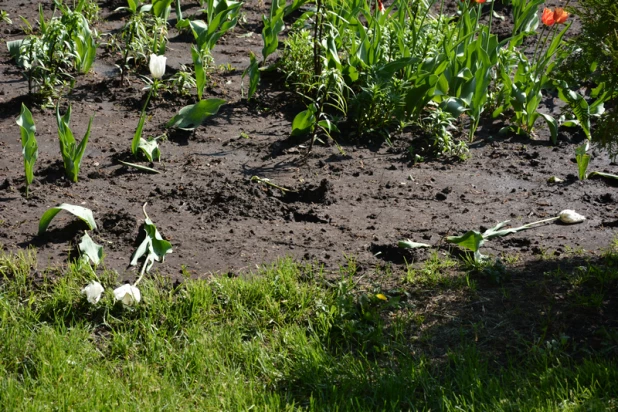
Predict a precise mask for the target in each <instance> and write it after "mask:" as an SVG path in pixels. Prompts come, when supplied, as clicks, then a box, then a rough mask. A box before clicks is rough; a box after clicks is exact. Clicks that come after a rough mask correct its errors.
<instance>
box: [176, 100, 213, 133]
mask: <svg viewBox="0 0 618 412" xmlns="http://www.w3.org/2000/svg"><path fill="white" fill-rule="evenodd" d="M224 104H225V100H223V99H205V100H201V101H199V102H197V103H196V104H190V105H188V106H185V107H183V108H182V109H180V112H178V114H177V115H176V116H174V117H172V118H171V120H170V121H169V122H167V124H166V126H167V127H174V128H176V129H183V130H193V129H196V128H197V127H198V126H200V125H201V124H202V123H203V122H204V120H206V118H207V117H209V116H212V115H213V114H216V113H217V112H218V111H219V108H220V107H221V106H223V105H224Z"/></svg>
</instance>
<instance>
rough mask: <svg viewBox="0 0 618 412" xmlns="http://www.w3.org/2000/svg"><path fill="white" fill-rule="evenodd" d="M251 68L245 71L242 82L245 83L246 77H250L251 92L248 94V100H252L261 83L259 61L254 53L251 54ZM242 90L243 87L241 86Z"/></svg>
mask: <svg viewBox="0 0 618 412" xmlns="http://www.w3.org/2000/svg"><path fill="white" fill-rule="evenodd" d="M249 59H250V63H249V67H247V68H246V69H245V71H244V72H243V74H242V80H243V81H244V79H245V76H246V75H247V74H248V75H249V91H248V92H247V100H251V98H252V97H253V95H254V94H255V92H256V91H257V87H258V83H259V82H260V70H259V65H258V62H257V59H256V57H255V54H254V53H253V52H251V51H250V52H249ZM241 90H242V86H241Z"/></svg>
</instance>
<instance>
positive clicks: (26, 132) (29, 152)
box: [17, 103, 39, 197]
mask: <svg viewBox="0 0 618 412" xmlns="http://www.w3.org/2000/svg"><path fill="white" fill-rule="evenodd" d="M17 124H18V125H19V130H20V133H21V147H22V153H23V155H24V171H25V174H26V197H28V194H29V189H30V185H31V184H32V180H33V179H34V163H35V162H36V159H37V157H38V156H39V146H38V143H37V141H36V138H35V137H34V133H35V132H36V126H35V125H34V119H33V118H32V113H30V110H28V108H27V107H26V105H25V104H23V103H22V104H21V113H20V114H19V117H18V118H17Z"/></svg>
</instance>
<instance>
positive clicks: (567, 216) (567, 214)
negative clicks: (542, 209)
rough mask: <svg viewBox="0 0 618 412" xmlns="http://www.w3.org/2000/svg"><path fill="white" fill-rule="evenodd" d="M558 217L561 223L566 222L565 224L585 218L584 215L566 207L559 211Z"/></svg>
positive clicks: (578, 221) (579, 221) (581, 220)
mask: <svg viewBox="0 0 618 412" xmlns="http://www.w3.org/2000/svg"><path fill="white" fill-rule="evenodd" d="M558 217H559V218H560V221H561V222H562V223H567V224H573V223H581V222H583V221H584V220H586V217H585V216H582V215H580V214H579V213H577V212H576V211H574V210H568V209H567V210H563V211H562V212H560V214H559V215H558Z"/></svg>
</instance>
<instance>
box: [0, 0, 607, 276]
mask: <svg viewBox="0 0 618 412" xmlns="http://www.w3.org/2000/svg"><path fill="white" fill-rule="evenodd" d="M43 3H44V4H45V5H46V7H45V10H46V12H47V13H48V15H49V10H50V9H51V6H50V5H51V4H52V2H51V1H49V0H47V1H44V2H43ZM116 3H117V2H114V4H107V3H105V4H102V5H101V7H102V9H101V13H102V16H103V17H104V18H106V17H109V16H110V15H112V17H113V18H111V19H109V20H107V21H106V20H103V21H102V22H101V23H100V24H99V25H98V30H99V31H100V32H101V33H108V32H112V31H114V30H116V29H118V27H120V26H121V25H122V19H123V17H122V15H119V14H118V13H115V14H114V13H112V10H113V9H114V8H115V7H118V6H119V4H116ZM554 3H556V2H554ZM268 7H269V3H268V2H266V4H263V3H262V2H258V1H248V2H247V3H246V4H245V5H244V6H243V10H244V14H245V17H246V22H245V23H242V24H239V25H238V27H237V28H236V29H235V30H234V31H233V32H232V33H230V34H228V35H227V36H225V37H224V38H222V39H221V40H220V41H219V43H218V45H217V47H216V48H215V50H214V59H215V62H216V64H217V66H219V65H225V66H227V65H229V66H230V68H229V70H228V69H224V68H220V69H218V70H217V71H216V73H214V74H213V84H212V86H211V87H210V89H209V90H208V95H207V96H205V97H220V98H224V99H225V100H227V104H226V105H225V106H223V107H222V109H221V110H220V112H219V114H218V115H216V116H214V117H212V118H211V119H210V120H208V121H207V122H206V123H205V125H204V126H202V127H199V128H198V129H197V131H196V132H195V133H183V132H174V133H171V134H170V136H169V140H168V141H166V142H163V144H162V153H163V160H162V162H161V163H156V164H154V167H156V168H157V169H159V170H161V171H162V173H161V174H158V175H151V174H146V173H143V172H139V171H136V170H129V169H127V168H126V167H125V166H122V165H121V164H120V163H119V162H118V160H127V159H130V157H129V156H128V152H129V146H130V142H131V138H132V136H133V133H134V131H135V128H136V125H137V122H138V118H139V110H140V108H141V105H142V102H143V101H144V99H145V96H146V93H147V92H146V91H144V90H143V87H144V86H145V85H144V83H143V82H142V81H141V80H140V79H139V78H138V77H136V76H135V75H131V76H129V78H128V82H129V83H128V84H124V85H120V84H119V82H118V80H119V76H118V75H117V74H116V72H115V69H114V63H116V61H117V60H118V59H119V56H117V55H109V54H106V53H104V51H103V50H102V49H101V50H100V56H99V59H98V60H97V62H96V63H95V68H94V71H93V72H92V73H90V74H88V75H86V76H81V77H78V78H77V82H76V86H75V88H74V89H73V90H72V91H71V92H70V93H69V94H68V95H67V96H65V98H64V99H63V103H62V104H63V105H64V106H66V105H67V103H69V102H70V103H71V104H72V105H73V113H74V114H73V119H72V125H73V128H74V132H75V134H76V135H77V136H79V137H81V136H83V133H84V132H85V128H86V125H87V122H88V118H89V117H90V116H91V115H92V114H95V118H94V122H93V127H92V135H91V140H90V143H89V145H88V149H87V152H86V156H85V159H84V161H83V165H82V171H81V174H80V180H79V182H78V183H76V184H72V183H69V182H68V181H67V180H66V179H65V177H64V176H63V173H62V165H61V162H60V160H59V159H60V154H59V150H58V142H57V135H56V123H55V118H54V113H53V110H50V109H37V108H35V107H33V106H32V105H30V104H29V103H28V102H29V99H28V96H27V84H26V82H25V80H24V79H23V78H22V77H21V75H20V73H19V71H18V70H17V68H16V66H15V65H14V64H13V63H12V62H11V61H10V59H9V55H8V53H7V51H6V48H3V49H2V52H1V53H0V73H1V74H0V76H1V77H0V154H1V156H0V244H2V246H3V247H4V248H5V249H7V250H11V251H15V250H19V249H23V248H26V247H28V246H29V245H35V246H37V247H38V251H39V254H38V256H39V262H40V264H41V266H46V265H49V264H52V265H55V264H61V263H62V262H64V261H65V260H66V259H67V254H68V251H69V250H70V249H71V248H70V246H69V244H68V243H67V242H74V241H76V240H77V239H79V237H80V236H81V235H80V236H76V233H77V232H78V231H80V230H81V229H82V227H81V226H79V227H77V226H78V225H75V224H71V223H70V222H71V220H72V219H71V218H70V216H68V215H66V214H60V215H59V216H58V218H56V219H55V220H54V222H53V223H52V225H51V227H50V231H49V232H48V233H47V234H46V235H45V236H43V237H41V238H39V237H37V236H36V232H37V224H38V219H39V218H40V216H41V215H42V214H43V212H44V211H45V210H46V209H48V208H49V207H51V206H54V205H57V204H59V203H71V204H76V205H83V206H86V207H88V208H90V209H92V210H93V212H94V214H95V218H96V220H97V223H98V225H99V231H98V232H97V233H95V234H93V237H94V239H95V241H97V242H99V243H101V244H102V245H103V246H104V248H105V254H106V257H105V265H106V266H107V267H109V268H113V269H116V270H118V271H120V272H121V273H123V270H124V268H125V267H127V265H128V262H129V260H130V256H131V253H132V252H133V250H134V249H135V247H136V239H137V238H138V234H139V233H138V230H139V227H140V224H141V222H142V221H143V215H142V205H143V204H144V203H146V202H147V203H148V206H147V211H148V214H149V216H150V217H151V219H152V220H153V221H154V222H155V224H156V225H157V226H158V228H159V230H160V231H161V233H162V234H163V236H164V237H165V238H166V239H169V240H170V241H171V243H172V244H173V248H174V251H173V253H172V254H171V255H169V256H168V257H167V259H166V261H165V263H164V264H157V266H156V269H157V270H159V271H160V272H161V273H163V274H168V275H170V276H172V277H176V276H179V274H180V273H181V266H184V267H186V270H188V271H189V272H190V273H192V274H193V275H195V276H203V275H205V274H208V273H213V272H223V273H226V272H234V273H238V272H242V271H248V270H251V269H253V268H255V265H259V264H264V263H266V264H267V263H269V262H273V261H276V260H277V259H278V258H280V257H283V256H293V257H295V258H298V259H307V260H310V261H315V262H319V263H322V264H324V265H325V267H326V268H327V269H329V270H330V269H333V270H336V268H337V267H338V266H339V265H340V264H342V263H344V262H345V261H346V259H347V258H348V257H355V258H356V260H357V262H358V263H359V265H360V266H361V267H364V268H372V267H375V265H380V264H383V263H385V262H388V263H390V264H393V265H396V266H400V265H403V264H404V263H405V261H406V260H408V261H412V260H414V259H415V258H416V259H419V258H421V257H423V256H424V253H425V252H407V251H402V250H400V249H398V248H397V247H396V244H397V241H398V240H400V239H403V238H410V239H413V240H416V241H419V242H425V243H432V244H438V243H440V242H441V241H442V239H443V238H444V237H445V236H447V235H454V234H461V233H463V232H465V231H467V230H469V229H478V228H480V227H485V228H486V227H490V226H493V225H494V224H495V223H496V222H499V221H503V220H511V223H512V224H513V225H520V224H524V223H528V222H531V221H535V220H539V219H543V218H547V217H551V216H555V215H556V214H557V213H558V212H560V211H561V210H563V209H574V210H576V211H578V212H579V213H582V214H584V215H585V216H586V217H587V220H586V222H585V223H583V224H580V225H576V226H565V225H561V224H548V225H546V226H543V227H539V228H537V229H533V230H530V231H526V232H523V233H520V234H515V235H511V236H510V237H507V238H504V239H497V240H493V241H491V242H488V244H487V245H486V247H485V253H488V254H493V255H498V254H508V255H519V256H520V262H523V263H524V264H525V263H526V262H531V261H535V260H537V259H538V258H539V256H540V254H541V253H542V252H544V251H551V252H552V253H556V254H560V253H563V252H564V251H565V250H566V249H567V248H573V249H584V250H585V251H587V252H586V253H590V254H596V253H598V252H599V251H600V250H601V249H602V248H605V247H607V246H608V245H609V244H610V242H611V241H612V239H613V238H614V237H615V235H616V226H617V225H618V211H617V208H616V199H617V198H618V195H617V194H616V188H615V187H612V186H611V185H610V184H609V183H608V182H607V181H604V180H596V179H595V180H587V181H584V182H580V181H578V180H577V178H576V173H577V171H576V165H575V160H574V150H575V147H576V146H577V145H578V144H579V143H580V142H581V141H582V138H583V135H581V134H580V133H578V132H577V131H576V130H575V129H564V130H562V129H561V130H560V136H559V144H558V145H557V146H555V147H554V146H552V145H551V144H550V143H549V138H548V135H547V132H546V130H545V129H544V127H539V136H538V137H537V139H535V140H531V139H523V138H519V137H513V136H511V137H505V138H503V137H500V136H498V135H497V131H498V130H499V128H500V127H501V126H502V124H501V123H500V122H493V123H492V122H485V123H484V124H482V126H481V129H480V131H479V133H478V137H477V140H476V141H475V142H474V143H473V144H471V146H470V151H471V159H469V160H468V161H465V162H460V161H456V160H453V159H446V158H440V159H437V160H432V159H428V160H426V161H425V162H424V163H420V164H413V163H412V162H411V161H410V158H409V157H408V152H407V148H408V147H409V146H410V145H414V144H415V136H413V135H411V134H410V133H404V135H403V136H401V138H399V139H398V140H396V141H395V142H394V146H393V147H389V146H388V145H386V144H381V145H371V146H369V145H366V144H363V143H362V142H347V141H345V140H341V142H340V143H341V144H342V147H343V149H344V151H345V154H341V153H340V152H339V151H338V150H337V148H336V147H334V146H324V145H317V146H316V147H315V149H314V152H313V153H312V154H311V155H310V156H309V157H308V158H305V157H304V155H303V154H304V146H300V145H302V144H305V145H306V143H307V142H303V141H298V140H294V139H293V138H290V137H289V132H290V130H291V120H292V119H293V117H294V115H295V114H296V113H297V112H298V109H299V107H302V106H300V105H298V104H296V103H294V101H295V100H294V96H293V95H292V94H291V93H290V92H289V91H286V90H282V88H281V87H279V88H272V87H268V88H266V87H265V85H267V82H263V86H264V87H262V88H261V89H260V90H259V92H258V96H257V99H256V100H255V101H253V102H251V103H248V102H247V101H246V100H245V99H242V98H241V75H242V72H243V70H244V69H245V68H246V67H247V65H248V62H249V59H248V56H249V51H253V52H254V53H256V54H257V55H260V53H261V37H260V32H261V27H262V26H261V23H260V21H261V16H262V14H265V13H267V12H268ZM2 8H3V9H4V10H6V11H8V12H9V15H10V16H11V17H12V18H13V22H14V23H13V25H12V26H8V25H6V24H4V23H3V25H2V33H3V34H2V41H3V42H5V41H8V40H13V39H17V38H20V37H23V32H22V31H21V30H20V29H19V27H20V22H19V19H18V18H17V16H18V15H23V16H24V17H27V18H28V19H29V20H30V21H34V20H35V19H36V16H37V7H36V5H35V4H34V3H29V4H24V3H23V2H21V1H16V0H6V1H4V2H3V3H2ZM197 11H198V6H197V4H196V3H190V4H188V5H187V7H186V10H185V14H186V15H192V14H196V13H197ZM500 12H501V13H508V9H500ZM172 17H173V13H172ZM500 24H501V25H502V23H500ZM497 27H499V30H507V29H508V28H507V29H503V28H502V26H497ZM250 33H253V34H252V35H251V36H248V34H250ZM169 37H170V43H169V46H168V52H167V53H166V55H167V57H168V73H169V72H173V71H175V70H178V69H179V68H180V65H181V64H184V65H190V64H191V55H190V52H189V49H190V43H189V41H191V40H192V39H191V38H189V37H188V36H186V35H181V34H179V33H178V32H177V31H176V30H175V29H173V28H171V29H170V34H169ZM282 82H283V79H282V78H279V79H278V80H274V81H273V83H275V84H276V83H279V84H281V83H282ZM557 100H558V99H557V98H555V97H554V96H547V101H546V106H547V109H546V110H547V111H548V112H552V111H553V113H554V114H556V115H557V112H556V111H557V110H559V109H558V108H557V107H558V106H560V105H559V104H558V103H557ZM22 102H27V103H28V104H29V105H30V106H31V107H32V112H33V115H34V118H35V122H36V125H37V139H38V142H39V160H38V162H37V164H36V173H35V174H36V175H35V183H34V184H33V187H32V193H31V196H30V198H28V199H26V198H25V196H24V192H23V190H22V189H23V186H24V178H23V166H22V156H21V147H20V140H19V129H18V127H17V125H16V124H15V118H16V117H17V116H18V114H19V109H20V105H21V103H22ZM192 102H194V100H193V98H186V97H185V98H177V97H174V96H170V95H163V96H161V97H159V98H158V99H157V100H155V101H153V102H151V104H150V107H149V113H150V114H151V115H152V118H151V119H150V120H149V121H148V123H147V124H146V129H145V134H147V135H153V136H156V135H159V134H161V133H162V132H163V131H164V124H165V122H166V121H167V120H169V119H170V118H171V117H172V116H173V115H174V114H176V113H177V111H178V110H179V109H180V108H181V107H183V106H184V105H186V104H189V103H192ZM247 136H248V137H247ZM590 170H602V171H606V172H610V173H618V166H617V165H616V164H611V163H610V161H609V159H608V157H607V156H606V155H605V154H604V153H600V152H594V158H593V159H592V161H591V166H590ZM253 176H258V177H260V178H268V179H270V181H271V182H272V183H274V184H276V185H279V186H282V187H284V188H287V189H289V191H287V192H283V191H281V190H279V189H276V188H274V187H271V186H268V185H265V184H263V183H259V182H255V181H252V180H251V178H252V177H253ZM552 176H557V177H560V178H561V179H563V182H561V183H557V184H551V183H548V179H549V178H550V177H552ZM80 233H81V232H80ZM124 276H126V277H127V278H133V277H134V276H135V274H133V273H125V275H124Z"/></svg>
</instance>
